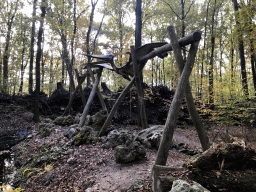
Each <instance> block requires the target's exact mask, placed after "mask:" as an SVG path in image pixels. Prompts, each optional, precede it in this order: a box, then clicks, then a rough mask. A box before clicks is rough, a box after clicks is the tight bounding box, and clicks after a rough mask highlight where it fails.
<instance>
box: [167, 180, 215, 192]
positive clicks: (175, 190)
mask: <svg viewBox="0 0 256 192" xmlns="http://www.w3.org/2000/svg"><path fill="white" fill-rule="evenodd" d="M170 192H210V191H209V190H207V189H205V188H204V187H203V186H202V185H200V184H199V183H197V182H194V181H193V185H191V184H189V183H188V182H187V181H184V180H180V179H179V180H175V181H174V182H173V184H172V189H171V191H170Z"/></svg>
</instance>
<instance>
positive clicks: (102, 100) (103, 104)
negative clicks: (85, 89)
mask: <svg viewBox="0 0 256 192" xmlns="http://www.w3.org/2000/svg"><path fill="white" fill-rule="evenodd" d="M87 70H88V71H89V74H90V76H91V78H92V82H93V84H94V83H95V78H94V75H93V71H92V70H91V67H88V68H87ZM102 70H103V67H99V69H98V70H96V71H97V72H98V74H101V73H102ZM96 93H97V95H98V98H99V100H100V104H101V106H102V108H103V110H106V111H107V113H108V110H107V107H106V104H105V102H104V99H103V97H102V95H101V93H100V90H99V88H98V86H97V87H96Z"/></svg>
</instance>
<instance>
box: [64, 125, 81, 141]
mask: <svg viewBox="0 0 256 192" xmlns="http://www.w3.org/2000/svg"><path fill="white" fill-rule="evenodd" d="M79 131H80V130H79V129H78V125H71V126H70V127H69V128H68V129H66V130H65V131H64V136H65V137H67V138H68V139H71V138H72V137H74V136H75V135H77V134H78V132H79Z"/></svg>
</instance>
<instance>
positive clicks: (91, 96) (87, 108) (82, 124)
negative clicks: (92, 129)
mask: <svg viewBox="0 0 256 192" xmlns="http://www.w3.org/2000/svg"><path fill="white" fill-rule="evenodd" d="M102 70H103V68H102V67H101V68H100V71H99V73H98V75H97V78H96V80H95V82H94V84H93V87H92V91H91V93H90V96H89V98H88V100H87V103H86V106H85V108H84V111H83V114H82V116H81V118H80V122H79V125H78V126H79V127H83V126H84V123H85V119H86V116H87V115H88V113H89V109H90V106H91V104H92V101H93V98H94V96H95V93H96V90H97V87H98V85H99V81H100V77H101V74H102Z"/></svg>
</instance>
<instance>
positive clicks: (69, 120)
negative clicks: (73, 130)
mask: <svg viewBox="0 0 256 192" xmlns="http://www.w3.org/2000/svg"><path fill="white" fill-rule="evenodd" d="M54 123H55V124H56V125H61V126H65V125H72V124H73V123H74V119H73V117H72V116H70V115H68V116H59V117H57V118H56V119H55V120H54Z"/></svg>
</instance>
